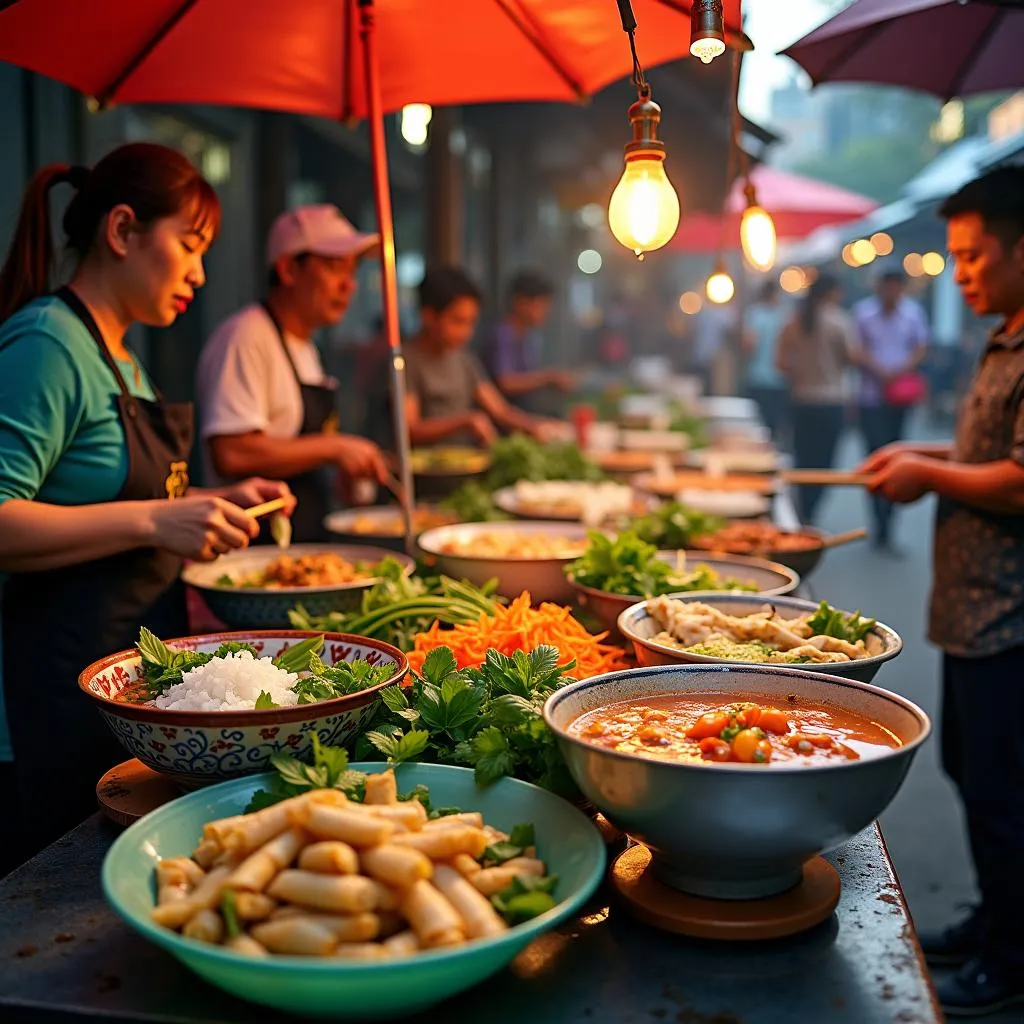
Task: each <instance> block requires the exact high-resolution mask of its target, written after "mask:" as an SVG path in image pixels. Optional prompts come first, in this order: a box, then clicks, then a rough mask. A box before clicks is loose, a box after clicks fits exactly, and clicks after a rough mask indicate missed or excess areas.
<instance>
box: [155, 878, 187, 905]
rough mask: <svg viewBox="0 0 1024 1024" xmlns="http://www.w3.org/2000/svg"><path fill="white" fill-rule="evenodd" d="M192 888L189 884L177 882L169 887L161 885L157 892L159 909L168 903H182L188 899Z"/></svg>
mask: <svg viewBox="0 0 1024 1024" xmlns="http://www.w3.org/2000/svg"><path fill="white" fill-rule="evenodd" d="M191 891H192V886H190V885H189V884H188V882H177V883H171V884H168V885H161V886H160V888H159V889H157V891H156V903H157V906H158V907H162V906H165V905H166V904H168V903H181V902H182V901H183V900H187V899H188V894H189V893H190V892H191Z"/></svg>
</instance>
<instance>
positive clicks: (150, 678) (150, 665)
mask: <svg viewBox="0 0 1024 1024" xmlns="http://www.w3.org/2000/svg"><path fill="white" fill-rule="evenodd" d="M135 646H136V647H137V648H138V651H139V654H141V655H142V678H143V680H144V682H145V684H146V690H147V692H148V694H149V696H150V698H152V697H156V696H158V695H159V694H161V693H163V692H164V691H166V690H168V689H170V688H171V687H172V686H174V685H175V684H177V683H180V682H181V677H182V675H183V674H184V673H185V672H187V671H188V670H189V669H193V668H196V667H198V666H199V665H206V664H208V663H209V662H211V661H213V659H214V658H225V657H227V656H228V655H229V654H237V653H238V652H239V651H248V652H249V653H250V654H251V655H252V656H253V657H254V658H258V657H259V652H258V651H257V650H256V648H255V647H253V646H252V645H251V644H244V643H238V642H237V641H234V640H232V641H229V642H228V643H223V644H221V645H220V647H218V648H217V650H215V651H214V652H213V653H212V654H208V653H205V652H203V651H176V650H174V649H173V648H171V647H168V646H167V644H165V643H164V642H163V640H161V639H160V638H159V637H158V636H156V635H155V634H153V633H151V632H150V631H149V630H148V629H146V627H145V626H143V627H141V628H140V629H139V642H138V643H137V644H136V645H135ZM323 649H324V638H323V637H322V636H313V637H309V638H308V639H306V640H302V641H300V642H299V643H297V644H295V645H293V646H292V647H289V648H288V650H286V651H283V652H282V653H281V654H279V655H278V656H277V657H276V658H274V664H275V665H276V666H277V667H278V668H280V669H283V670H284V671H285V672H307V671H309V667H310V663H311V661H312V659H313V658H314V657H316V656H317V655H318V654H319V653H320V652H321V651H322V650H323ZM317 660H318V661H319V658H317ZM321 664H322V663H321ZM385 678H387V677H386V676H385ZM263 696H264V695H263V694H261V697H263ZM268 699H269V698H268ZM256 706H257V707H260V706H261V705H260V704H259V703H257V705H256ZM262 706H263V707H273V704H269V705H268V704H263V705H262Z"/></svg>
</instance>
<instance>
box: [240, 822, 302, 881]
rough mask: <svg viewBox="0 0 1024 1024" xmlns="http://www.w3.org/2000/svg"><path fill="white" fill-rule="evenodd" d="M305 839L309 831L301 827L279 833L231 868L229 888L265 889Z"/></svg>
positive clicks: (293, 856) (293, 858)
mask: <svg viewBox="0 0 1024 1024" xmlns="http://www.w3.org/2000/svg"><path fill="white" fill-rule="evenodd" d="M305 841H306V837H305V834H304V833H303V832H302V831H301V830H300V829H297V828H290V829H288V830H287V831H286V832H282V833H281V834H280V835H277V836H275V837H274V838H273V839H271V840H270V841H269V842H268V843H264V844H263V846H261V847H260V848H259V849H258V850H256V852H255V853H251V854H250V855H249V856H248V857H246V859H245V860H243V861H242V863H241V864H239V865H238V867H237V868H235V870H234V871H232V872H231V877H230V878H229V879H228V888H229V889H244V890H248V891H249V892H262V891H263V890H264V889H266V887H267V886H268V885H269V884H270V883H271V881H272V880H273V878H274V876H275V875H276V874H277V873H278V872H279V871H282V870H283V869H284V868H286V867H288V865H289V864H291V862H292V861H293V860H295V858H296V856H297V855H298V852H299V850H301V849H302V846H303V844H304V843H305Z"/></svg>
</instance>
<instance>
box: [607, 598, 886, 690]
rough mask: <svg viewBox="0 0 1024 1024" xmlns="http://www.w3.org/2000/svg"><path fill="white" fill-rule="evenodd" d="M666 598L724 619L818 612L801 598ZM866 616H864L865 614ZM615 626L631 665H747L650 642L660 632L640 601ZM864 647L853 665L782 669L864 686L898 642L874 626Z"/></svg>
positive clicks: (645, 604)
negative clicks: (766, 612)
mask: <svg viewBox="0 0 1024 1024" xmlns="http://www.w3.org/2000/svg"><path fill="white" fill-rule="evenodd" d="M667 596H669V597H673V598H676V599H678V600H680V601H699V602H700V603H702V604H708V605H711V607H712V608H717V609H719V610H720V611H722V612H725V614H727V615H750V614H752V613H754V612H759V611H761V610H762V609H763V608H764V607H765V605H767V604H770V605H771V606H772V607H774V608H775V609H776V611H778V612H779V613H780V614H781V615H782V617H783V618H796V617H797V616H798V615H803V614H806V613H808V612H813V611H814V610H815V609H816V608H817V607H818V605H817V603H816V602H814V601H805V600H804V599H803V598H799V597H790V596H782V597H772V598H771V599H770V600H769V601H765V600H764V599H763V598H762V597H759V596H757V595H751V594H738V593H729V592H719V593H705V594H700V593H683V594H669V595H667ZM866 611H868V612H870V609H867V610H866ZM618 626H619V631H620V632H621V633H622V635H623V636H624V637H626V639H627V640H630V641H631V642H632V644H633V650H634V651H635V652H636V660H637V662H638V663H639V664H640V665H691V664H695V665H730V664H740V665H747V664H751V663H750V662H736V661H730V660H729V659H727V658H711V657H708V656H706V655H703V654H690V653H689V652H687V651H684V650H681V649H680V648H678V647H671V646H669V645H668V644H664V643H659V642H658V641H656V640H655V639H654V637H655V636H656V635H657V634H658V633H660V632H661V627H660V626H658V624H657V622H655V620H654V619H653V618H652V617H651V614H650V612H649V611H648V610H647V602H646V601H640V602H638V603H637V604H634V605H631V606H630V607H629V608H627V609H626V610H625V611H624V612H623V613H622V614H621V615H620V616H619V619H618ZM865 643H866V645H867V649H868V652H869V657H867V658H861V659H859V660H858V661H842V662H821V663H818V662H810V663H807V664H800V665H786V666H783V667H785V668H790V669H792V670H793V671H794V672H797V673H810V674H818V673H826V674H828V675H832V676H845V677H846V678H849V679H859V680H860V681H861V682H864V683H870V682H871V680H872V679H874V678H875V676H876V675H877V674H878V670H879V669H880V668H881V667H882V666H883V665H884V664H885V663H886V662H887V661H891V660H892V659H893V658H895V657H896V655H897V654H899V653H900V651H902V650H903V640H902V639H901V638H900V635H899V634H898V633H897V632H896V631H895V630H894V629H890V628H889V627H888V626H886V625H884V624H883V623H881V622H879V623H877V624H876V625H875V628H874V629H873V630H871V632H870V633H869V634H868V635H867V638H866V640H865Z"/></svg>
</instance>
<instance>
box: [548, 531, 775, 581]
mask: <svg viewBox="0 0 1024 1024" xmlns="http://www.w3.org/2000/svg"><path fill="white" fill-rule="evenodd" d="M589 537H590V544H589V547H588V548H587V550H586V551H585V552H584V553H583V554H582V555H581V556H580V557H579V558H577V559H576V561H575V562H572V563H571V564H570V565H568V566H567V567H566V570H565V571H566V572H567V573H568V574H570V575H571V576H572V577H573V578H574V579H575V580H576V582H577V583H581V584H583V586H585V587H593V588H594V589H595V590H603V591H605V592H607V593H611V594H622V595H624V596H627V597H657V596H658V595H660V594H672V593H677V592H681V591H687V590H756V589H757V587H756V586H753V585H752V584H749V583H743V582H742V581H740V580H737V579H734V578H732V577H729V576H726V577H723V576H721V575H720V574H719V573H717V572H715V570H714V569H712V568H711V567H710V566H708V565H703V564H698V565H696V566H694V568H693V569H691V570H680V569H679V568H678V567H677V566H674V565H673V564H672V563H671V562H667V561H665V559H663V558H661V557H659V555H658V549H657V548H656V547H655V546H654V545H653V544H648V543H646V542H645V541H643V540H641V539H640V538H639V537H638V536H637V535H636V533H634V532H633V531H632V530H626V531H624V532H623V533H620V534H619V535H618V536H617V537H616V538H614V539H612V538H611V537H609V536H607V535H606V534H603V533H599V532H597V531H591V532H590V534H589Z"/></svg>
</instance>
